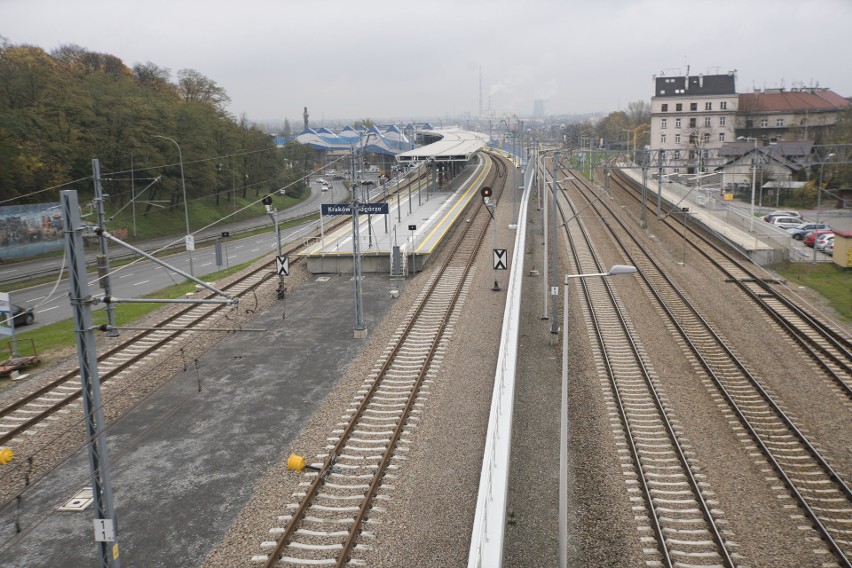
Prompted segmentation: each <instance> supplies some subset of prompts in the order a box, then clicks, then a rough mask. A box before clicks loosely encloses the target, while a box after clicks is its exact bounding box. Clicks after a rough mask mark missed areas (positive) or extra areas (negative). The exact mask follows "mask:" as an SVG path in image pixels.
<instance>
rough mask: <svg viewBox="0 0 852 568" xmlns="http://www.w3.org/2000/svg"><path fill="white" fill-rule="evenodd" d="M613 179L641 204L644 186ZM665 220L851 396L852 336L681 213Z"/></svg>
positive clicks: (617, 174)
mask: <svg viewBox="0 0 852 568" xmlns="http://www.w3.org/2000/svg"><path fill="white" fill-rule="evenodd" d="M611 179H612V181H613V183H615V184H617V185H618V186H619V187H621V188H622V189H624V190H625V191H626V194H627V195H629V196H630V197H631V198H633V199H634V200H635V201H636V202H637V203H639V204H640V206H641V188H637V187H636V184H635V183H634V182H633V181H632V180H631V179H629V178H628V177H626V176H625V175H624V174H622V173H621V172H619V171H618V170H616V172H615V175H613V176H612V178H611ZM649 209H650V208H649ZM663 223H665V224H666V225H667V226H668V227H670V228H671V229H672V230H674V231H678V232H683V231H687V232H688V234H689V237H690V238H689V239H688V243H689V246H690V247H691V249H692V250H695V251H696V252H698V253H699V254H701V255H702V256H703V257H704V258H706V259H707V260H708V261H709V262H711V263H712V264H713V265H714V266H716V268H717V269H719V270H720V271H721V272H722V273H723V274H724V275H725V278H726V279H727V280H728V281H729V282H732V283H734V284H736V285H737V286H738V287H739V288H740V290H742V292H743V293H744V294H746V295H747V296H748V297H749V298H751V299H752V300H753V301H754V302H755V304H756V305H758V306H759V307H760V308H761V310H762V311H763V312H764V313H765V314H766V315H767V316H768V317H769V319H770V320H771V322H772V323H773V324H774V325H777V326H779V327H780V328H781V329H782V330H783V331H784V332H785V333H786V334H787V335H788V336H789V337H790V338H791V339H792V340H793V341H795V342H796V343H797V344H798V345H799V346H800V348H801V349H802V350H803V351H804V352H805V353H807V355H808V356H809V357H810V358H811V359H812V360H813V361H814V362H815V363H816V364H817V365H818V366H819V367H820V368H821V369H822V371H823V372H824V373H825V374H826V375H827V376H828V377H829V378H830V379H831V380H832V381H833V382H834V383H835V385H836V388H837V389H838V392H841V393H843V394H844V396H846V397H847V398H852V384H850V380H852V338H850V337H849V336H848V335H846V334H844V333H842V332H840V331H839V330H837V329H835V328H834V327H832V326H831V325H829V324H828V323H826V322H825V321H824V320H823V319H822V318H820V317H818V316H817V315H815V314H812V313H810V312H808V311H807V310H806V309H805V308H802V307H801V306H799V305H797V304H796V303H795V302H793V301H792V300H791V299H789V298H788V297H787V296H785V295H784V294H782V293H781V292H780V291H779V290H778V288H777V286H776V285H775V283H774V282H773V281H769V280H767V279H766V278H764V277H763V276H762V275H761V274H760V273H759V272H758V270H756V269H755V268H753V266H752V265H750V264H747V263H745V262H743V261H741V260H740V259H739V258H737V257H736V256H734V255H733V254H731V253H730V252H729V251H728V250H726V249H725V248H723V247H721V246H720V245H719V244H717V243H716V242H715V240H714V239H712V238H711V237H708V236H707V235H706V234H705V233H704V232H703V231H700V230H698V229H697V228H696V227H694V224H693V225H690V224H688V223H684V221H683V219H682V218H680V217H679V216H667V217H666V218H665V219H664V220H663Z"/></svg>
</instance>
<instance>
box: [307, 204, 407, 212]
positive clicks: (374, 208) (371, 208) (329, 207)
mask: <svg viewBox="0 0 852 568" xmlns="http://www.w3.org/2000/svg"><path fill="white" fill-rule="evenodd" d="M320 212H321V213H322V214H323V215H352V206H351V205H349V204H338V203H323V204H321V205H320ZM389 212H390V210H389V209H388V204H387V203H362V204H361V205H359V206H358V214H359V215H367V214H369V215H387V214H388V213H389Z"/></svg>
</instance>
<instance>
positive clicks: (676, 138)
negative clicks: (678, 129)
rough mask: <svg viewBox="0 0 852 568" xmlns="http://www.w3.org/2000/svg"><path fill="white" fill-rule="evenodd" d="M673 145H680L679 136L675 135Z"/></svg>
mask: <svg viewBox="0 0 852 568" xmlns="http://www.w3.org/2000/svg"><path fill="white" fill-rule="evenodd" d="M675 144H680V134H675Z"/></svg>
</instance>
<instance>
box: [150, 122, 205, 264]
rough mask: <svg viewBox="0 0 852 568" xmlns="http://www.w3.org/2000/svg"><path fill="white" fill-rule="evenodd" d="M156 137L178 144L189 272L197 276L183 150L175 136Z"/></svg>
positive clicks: (155, 136)
mask: <svg viewBox="0 0 852 568" xmlns="http://www.w3.org/2000/svg"><path fill="white" fill-rule="evenodd" d="M154 138H162V139H163V140H170V141H171V142H173V143H174V145H175V146H177V149H178V159H179V160H180V185H181V188H182V189H183V215H184V219H185V220H186V237H185V239H184V241H185V244H186V250H187V252H189V274H190V275H191V276H195V272H193V270H192V251H194V250H195V242H194V241H193V239H192V234H191V233H190V232H189V204H188V203H187V201H186V179H185V178H184V175H183V152H181V150H180V144H178V143H177V141H175V139H174V138H169V137H168V136H160V135H159V134H155V135H154Z"/></svg>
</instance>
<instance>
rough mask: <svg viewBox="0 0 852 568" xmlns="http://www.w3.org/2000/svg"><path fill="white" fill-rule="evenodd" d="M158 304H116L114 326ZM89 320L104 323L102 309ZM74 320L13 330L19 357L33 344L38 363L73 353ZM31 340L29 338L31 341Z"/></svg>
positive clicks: (174, 291) (176, 290)
mask: <svg viewBox="0 0 852 568" xmlns="http://www.w3.org/2000/svg"><path fill="white" fill-rule="evenodd" d="M253 262H255V261H253V260H252V261H248V262H245V263H243V264H240V265H236V266H232V267H230V268H228V269H227V270H222V271H220V272H215V273H212V274H209V275H206V276H204V280H205V281H206V282H213V281H216V280H219V279H222V278H225V277H227V276H230V275H231V274H234V273H236V272H239V271H240V270H242V269H243V268H245V267H247V266H248V265H250V264H251V263H253ZM194 290H195V283H194V282H190V281H187V282H183V283H181V284H175V285H173V286H169V287H168V288H164V289H162V290H160V291H158V292H154V293H152V294H148V295H146V296H144V297H145V298H162V299H173V298H180V297H182V296H184V295H185V294H187V293H188V292H192V291H194ZM162 307H163V305H161V304H134V303H127V304H118V305H117V306H116V310H115V321H116V325H117V326H118V327H119V328H120V327H121V326H122V325H129V324H131V323H133V322H135V321H138V320H140V319H142V318H143V317H145V316H147V315H148V314H150V313H151V312H153V311H154V310H158V309H160V308H162ZM92 322H93V323H94V325H101V324H105V323H106V310H104V309H98V310H95V311H93V312H92ZM74 327H75V326H74V320H73V319H67V320H64V321H60V322H56V323H52V324H49V325H45V326H43V327H39V328H37V329H33V330H31V331H30V330H27V331H21V332H20V333H16V334H15V335H16V339H17V342H18V353H19V354H20V355H22V356H28V355H33V352H32V351H33V347H32V345H33V343H34V344H35V348H36V349H37V351H38V355H39V358H40V359H41V365H46V364H50V363H54V362H56V361H57V360H59V359H61V358H64V357H67V356H69V355H71V354H73V353H74V351H75V348H76V343H77V337H76V334H75V331H74ZM31 340H32V341H31ZM11 344H12V341H11V339H6V340H5V341H4V342H3V352H2V354H0V360H5V359H6V358H8V356H9V354H10V352H11Z"/></svg>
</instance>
